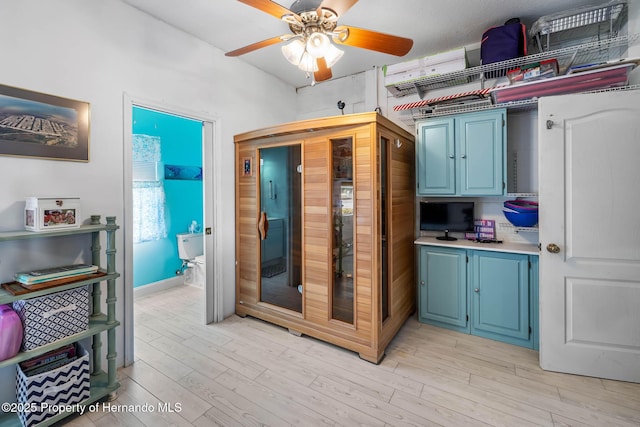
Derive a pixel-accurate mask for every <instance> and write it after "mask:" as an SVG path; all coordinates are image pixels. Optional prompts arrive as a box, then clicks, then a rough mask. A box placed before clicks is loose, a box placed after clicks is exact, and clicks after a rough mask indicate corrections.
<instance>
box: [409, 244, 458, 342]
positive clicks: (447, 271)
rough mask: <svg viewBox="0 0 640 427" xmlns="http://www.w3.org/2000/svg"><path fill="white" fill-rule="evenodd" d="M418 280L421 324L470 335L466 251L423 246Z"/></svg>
mask: <svg viewBox="0 0 640 427" xmlns="http://www.w3.org/2000/svg"><path fill="white" fill-rule="evenodd" d="M419 280H420V283H419V287H420V289H419V291H418V293H419V295H420V301H419V302H418V305H419V307H420V321H422V322H426V323H431V324H434V325H437V326H442V327H445V328H450V329H454V330H457V331H464V332H469V326H468V321H467V320H468V319H467V311H468V310H467V251H466V250H465V249H449V248H440V247H435V246H422V247H421V248H420V268H419Z"/></svg>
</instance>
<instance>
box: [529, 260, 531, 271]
mask: <svg viewBox="0 0 640 427" xmlns="http://www.w3.org/2000/svg"><path fill="white" fill-rule="evenodd" d="M529 270H531V261H529Z"/></svg>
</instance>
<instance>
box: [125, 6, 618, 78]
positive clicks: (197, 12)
mask: <svg viewBox="0 0 640 427" xmlns="http://www.w3.org/2000/svg"><path fill="white" fill-rule="evenodd" d="M123 1H124V2H125V3H128V4H129V5H131V6H133V7H135V8H137V9H139V10H141V11H143V12H145V13H148V14H149V15H151V16H153V17H155V18H157V19H159V20H161V21H164V22H166V23H167V24H169V25H172V26H174V27H176V28H178V29H181V30H183V31H185V32H187V33H189V34H192V35H193V36H195V37H197V38H199V39H201V40H203V41H205V42H207V43H209V44H211V45H213V46H215V47H217V48H219V49H221V50H222V51H224V52H229V51H232V50H235V49H238V48H240V47H243V46H246V45H249V44H251V43H255V42H258V41H262V40H265V39H269V38H271V37H275V36H279V35H282V34H289V33H290V30H289V27H288V25H287V24H286V23H284V22H282V21H281V20H279V19H277V18H275V17H273V16H271V15H269V14H267V13H265V12H262V11H260V10H258V9H255V8H253V7H250V6H247V5H246V4H243V3H240V2H239V1H236V0H189V1H185V0H123ZM277 3H279V4H281V5H282V6H284V7H286V8H289V7H290V6H291V3H293V0H289V1H286V2H285V1H278V2H277ZM598 3H605V2H603V1H602V0H601V1H599V2H598V1H595V4H598ZM592 4H594V0H563V1H562V2H559V1H558V0H535V1H532V0H446V1H445V0H396V1H393V2H392V1H389V0H360V1H359V2H358V3H356V4H355V5H354V6H353V7H352V8H351V9H349V10H348V11H347V12H346V13H345V14H344V15H343V16H341V17H340V18H339V19H338V25H347V26H354V27H360V28H365V29H368V30H374V31H379V32H382V33H388V34H393V35H397V36H402V37H407V38H410V39H413V41H414V44H413V48H412V49H411V51H409V53H408V54H407V55H406V56H404V57H402V58H399V57H396V56H393V55H388V54H383V53H378V52H373V51H369V50H365V49H359V48H355V47H350V46H340V48H341V49H343V50H344V51H345V54H344V56H343V57H342V59H340V61H339V62H338V63H337V64H336V65H335V66H334V67H333V69H332V72H333V78H337V77H343V76H347V75H350V74H355V73H359V72H362V71H366V70H369V69H371V68H373V67H376V66H383V65H385V64H394V63H397V62H401V61H404V60H408V59H414V58H418V57H421V56H425V55H430V54H435V53H438V52H443V51H446V50H450V49H454V48H458V47H462V46H470V45H472V46H473V45H475V47H476V48H478V47H479V43H480V38H481V36H482V33H483V32H484V31H485V30H486V29H487V28H489V27H492V26H495V25H501V24H503V23H504V22H505V21H506V20H507V19H509V18H513V17H519V18H520V19H521V21H522V22H524V23H525V24H526V25H527V26H530V25H531V24H532V23H533V22H535V21H536V20H537V19H538V18H540V17H541V16H546V15H548V14H551V13H555V12H562V11H566V10H569V9H572V8H576V7H581V6H585V5H592ZM391 5H393V6H391ZM280 46H281V45H280V44H276V45H272V46H268V47H265V48H262V49H259V50H256V51H254V52H251V53H247V54H245V55H242V56H239V57H237V58H226V60H228V61H244V62H247V63H249V64H252V65H253V66H255V67H257V68H259V69H261V70H264V71H265V72H267V73H269V74H272V75H274V76H276V77H278V78H279V79H281V80H283V81H284V82H286V83H288V84H290V85H292V86H294V87H302V86H308V85H309V84H311V80H310V79H307V78H306V76H305V73H304V72H303V71H300V70H299V69H298V68H297V67H295V66H293V65H291V64H289V63H288V62H287V60H286V59H285V58H284V57H283V56H282V53H281V52H280ZM320 84H321V83H320Z"/></svg>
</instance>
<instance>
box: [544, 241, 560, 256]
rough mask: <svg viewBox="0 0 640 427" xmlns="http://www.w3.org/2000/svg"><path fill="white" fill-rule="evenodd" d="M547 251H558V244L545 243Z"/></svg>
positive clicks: (555, 252) (554, 252) (553, 252)
mask: <svg viewBox="0 0 640 427" xmlns="http://www.w3.org/2000/svg"><path fill="white" fill-rule="evenodd" d="M547 252H551V253H552V254H557V253H559V252H560V246H558V245H556V244H555V243H549V244H548V245H547Z"/></svg>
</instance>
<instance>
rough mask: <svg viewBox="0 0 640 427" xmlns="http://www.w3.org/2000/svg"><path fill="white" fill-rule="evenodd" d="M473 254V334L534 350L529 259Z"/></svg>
mask: <svg viewBox="0 0 640 427" xmlns="http://www.w3.org/2000/svg"><path fill="white" fill-rule="evenodd" d="M470 252H471V264H472V271H473V272H472V274H471V277H470V280H469V287H470V289H469V290H470V293H469V295H470V299H471V333H472V334H474V335H478V336H481V337H485V338H492V339H497V340H500V341H504V342H508V343H511V344H517V345H522V346H525V347H529V348H531V347H532V340H531V328H530V320H531V319H530V315H529V314H530V308H529V256H528V255H523V254H509V253H499V252H489V251H470Z"/></svg>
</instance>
